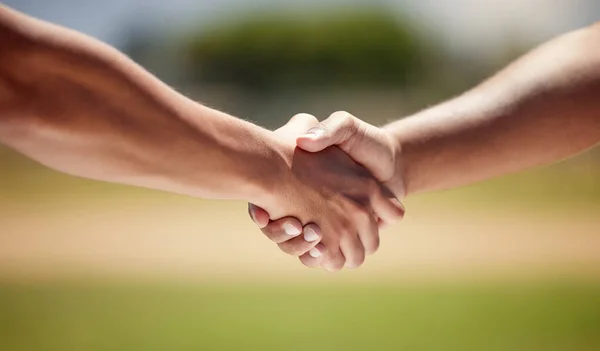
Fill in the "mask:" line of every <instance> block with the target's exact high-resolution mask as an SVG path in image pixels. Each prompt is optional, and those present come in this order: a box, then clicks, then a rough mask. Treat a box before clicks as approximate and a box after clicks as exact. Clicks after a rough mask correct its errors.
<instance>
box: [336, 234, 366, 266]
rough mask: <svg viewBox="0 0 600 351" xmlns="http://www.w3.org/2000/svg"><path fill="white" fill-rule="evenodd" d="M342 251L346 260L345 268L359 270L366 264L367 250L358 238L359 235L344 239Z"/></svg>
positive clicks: (341, 243)
mask: <svg viewBox="0 0 600 351" xmlns="http://www.w3.org/2000/svg"><path fill="white" fill-rule="evenodd" d="M340 250H341V251H342V254H344V257H345V258H346V263H345V264H344V266H345V267H348V268H358V267H360V265H361V264H363V262H365V248H364V246H363V244H362V242H361V241H360V239H359V238H358V234H357V235H355V236H350V237H345V238H343V239H342V241H341V242H340Z"/></svg>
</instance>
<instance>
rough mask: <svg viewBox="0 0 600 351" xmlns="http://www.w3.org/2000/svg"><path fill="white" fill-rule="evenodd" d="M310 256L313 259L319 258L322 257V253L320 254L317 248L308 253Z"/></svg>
mask: <svg viewBox="0 0 600 351" xmlns="http://www.w3.org/2000/svg"><path fill="white" fill-rule="evenodd" d="M308 254H309V255H310V256H311V257H314V258H317V257H319V256H321V253H320V252H319V250H317V249H316V248H314V247H313V248H312V249H310V251H308Z"/></svg>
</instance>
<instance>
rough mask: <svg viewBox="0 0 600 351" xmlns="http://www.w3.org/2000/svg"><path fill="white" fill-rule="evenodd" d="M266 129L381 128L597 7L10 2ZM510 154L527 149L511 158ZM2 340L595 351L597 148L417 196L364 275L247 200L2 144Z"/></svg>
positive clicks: (91, 345) (599, 341)
mask: <svg viewBox="0 0 600 351" xmlns="http://www.w3.org/2000/svg"><path fill="white" fill-rule="evenodd" d="M6 3H7V4H8V5H10V6H14V7H15V8H17V9H21V10H22V11H25V12H27V13H29V14H32V15H35V16H38V17H41V18H44V19H47V20H51V21H54V22H57V23H61V24H64V25H67V26H70V27H72V28H75V29H78V30H81V31H84V32H86V33H89V34H91V35H93V36H96V37H98V38H100V39H102V40H105V41H107V42H109V43H110V44H112V45H115V46H117V47H118V48H120V49H121V50H123V51H125V52H126V53H127V54H129V55H130V56H131V57H132V58H133V59H134V60H136V61H137V62H139V63H140V64H142V65H143V66H144V67H146V68H147V69H149V70H150V71H152V72H153V73H155V74H156V75H158V76H159V77H160V78H161V79H163V80H165V81H166V82H168V83H169V84H170V85H171V86H173V87H174V88H175V89H177V90H179V91H181V92H182V93H184V94H187V95H189V96H192V97H194V98H196V99H197V100H199V101H202V102H203V103H206V104H208V105H210V106H213V107H215V108H218V109H221V110H224V111H227V112H229V113H232V114H234V115H236V116H239V117H240V118H244V119H248V120H252V121H254V122H256V123H258V124H260V125H263V126H265V127H267V128H276V127H278V126H280V125H282V124H283V123H285V122H286V121H287V120H288V119H289V118H290V117H291V116H292V115H294V114H296V113H298V112H308V113H312V114H315V115H316V116H318V117H319V118H321V119H323V118H325V117H327V116H328V114H330V113H332V112H334V111H336V110H347V111H350V112H352V113H353V114H355V115H356V116H358V117H360V118H362V119H365V120H367V121H369V122H371V123H373V124H383V123H386V122H387V121H391V120H395V119H398V118H402V117H403V116H406V115H408V114H410V113H412V112H414V111H417V110H419V109H421V108H425V107H426V106H429V105H431V104H435V103H437V102H440V101H442V100H443V99H446V98H449V97H451V96H453V95H456V94H459V93H460V92H462V91H464V90H465V89H468V88H469V87H471V86H473V85H474V84H476V83H477V82H479V81H480V80H481V79H483V78H485V77H486V76H489V75H490V74H492V73H493V72H495V71H496V70H498V69H499V68H501V67H502V66H503V65H505V64H507V63H508V62H509V61H510V60H512V59H514V58H516V57H518V56H519V55H520V54H521V53H523V52H525V51H527V50H529V49H531V48H532V47H534V46H535V45H536V44H537V43H540V42H542V41H544V40H546V39H548V38H549V37H552V36H554V35H557V34H559V33H561V32H565V31H568V30H570V29H574V28H578V27H581V26H583V25H586V24H590V23H592V22H593V21H594V20H597V19H598V18H600V5H598V3H597V2H596V1H593V0H576V1H566V0H564V1H550V0H536V1H524V2H523V1H513V0H507V1H503V2H498V1H471V0H460V1H455V2H452V4H451V5H448V3H447V2H441V1H438V2H435V1H433V2H418V1H411V0H403V1H393V0H390V1H306V2H303V3H302V5H298V3H296V2H291V1H275V0H271V1H269V0H264V1H243V0H224V1H220V2H218V3H215V2H212V1H186V0H172V1H169V2H161V1H157V0H149V1H145V2H141V1H134V0H127V1H119V0H105V1H103V2H87V1H75V0H72V1H71V0H63V1H60V2H55V3H53V4H50V3H49V2H45V1H42V0H39V1H35V0H29V1H23V0H16V1H7V2H6ZM515 157H518V155H515ZM0 167H1V168H0V169H1V172H0V194H1V196H0V224H1V226H0V227H1V230H0V349H1V350H165V349H169V350H198V349H200V350H258V349H261V350H304V349H310V350H366V349H375V350H440V349H442V350H471V349H473V350H481V349H483V350H598V349H600V216H599V213H600V154H599V152H598V150H592V151H590V152H588V153H586V154H583V155H580V156H578V157H576V158H573V159H571V160H568V161H565V162H562V163H560V164H557V165H553V166H550V167H545V168H541V169H535V170H531V171H528V172H524V173H521V174H516V175H510V176H506V177H503V178H500V179H495V180H492V181H488V182H485V183H481V184H476V185H473V186H470V187H465V188H461V189H456V190H451V191H445V192H438V193H433V194H426V195H421V196H417V197H415V198H409V199H407V200H406V202H405V205H406V208H407V216H406V218H405V220H404V221H403V222H402V223H400V224H399V225H397V226H395V227H393V228H390V229H387V230H385V231H384V232H383V233H382V247H381V249H380V251H379V252H378V253H377V254H376V255H374V256H372V257H369V258H368V260H367V262H366V264H365V265H364V266H363V267H361V269H359V270H348V271H344V272H341V273H338V274H329V273H326V272H322V271H320V270H311V269H307V268H305V267H303V266H301V265H300V264H299V263H298V262H297V261H296V260H295V259H293V258H290V257H287V256H285V255H284V254H282V253H280V252H279V251H278V249H277V248H276V247H275V246H274V245H272V244H271V243H270V242H269V241H268V240H267V239H265V238H264V237H262V234H261V233H260V232H259V231H258V230H257V229H256V228H255V227H254V225H253V224H252V223H251V221H250V219H249V218H247V214H246V204H244V203H239V202H229V201H205V200H199V199H193V198H187V197H182V196H176V195H170V194H164V193H160V192H154V191H149V190H142V189H134V188H131V187H125V186H117V185H110V184H105V183H99V182H92V181H87V180H82V179H76V178H72V177H69V176H65V175H61V174H58V173H55V172H53V171H50V170H47V169H45V168H43V167H41V166H39V165H37V164H35V163H34V162H31V161H29V160H27V159H25V158H23V157H22V156H20V155H17V154H16V153H14V152H12V151H10V150H8V149H6V148H0Z"/></svg>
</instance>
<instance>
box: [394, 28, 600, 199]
mask: <svg viewBox="0 0 600 351" xmlns="http://www.w3.org/2000/svg"><path fill="white" fill-rule="evenodd" d="M384 129H385V130H386V131H388V132H389V133H390V134H391V135H392V137H393V138H394V140H396V141H397V142H398V145H399V146H400V147H399V151H398V154H399V155H400V157H398V158H397V159H398V160H400V164H398V165H397V166H396V169H397V172H399V173H400V174H402V175H401V177H402V178H403V179H404V183H405V187H406V189H405V192H406V194H407V195H408V194H413V193H418V192H424V191H430V190H439V189H447V188H453V187H457V186H461V185H465V184H470V183H473V182H476V181H480V180H484V179H488V178H491V177H495V176H499V175H503V174H507V173H512V172H516V171H520V170H524V169H527V168H531V167H534V166H539V165H544V164H549V163H553V162H557V161H560V160H562V159H564V158H567V157H570V156H573V155H575V154H578V153H580V152H583V151H585V150H587V149H589V148H591V147H593V146H594V145H596V144H597V143H598V142H600V24H599V25H596V26H593V27H590V28H587V29H584V30H579V31H576V32H573V33H570V34H567V35H564V36H562V37H559V38H557V39H555V40H553V41H551V42H549V43H547V44H545V45H542V46H541V47H539V48H538V49H536V50H534V51H532V52H531V53H529V54H527V55H525V56H524V57H523V58H521V59H519V60H517V61H516V62H515V63H513V64H511V65H510V66H508V67H507V68H506V69H504V70H503V71H501V72H500V73H499V74H497V75H496V76H494V77H492V78H491V79H489V80H488V81H486V82H484V83H483V84H481V85H480V86H478V87H476V88H475V89H473V90H471V91H469V92H467V93H466V94H464V95H462V96H459V97H458V98H456V99H454V100H451V101H449V102H447V103H444V104H441V105H439V106H436V107H433V108H431V109H428V110H425V111H423V112H421V113H418V114H416V115H415V116H413V117H410V118H407V119H405V120H401V121H398V122H395V123H392V124H390V125H388V126H386V127H384Z"/></svg>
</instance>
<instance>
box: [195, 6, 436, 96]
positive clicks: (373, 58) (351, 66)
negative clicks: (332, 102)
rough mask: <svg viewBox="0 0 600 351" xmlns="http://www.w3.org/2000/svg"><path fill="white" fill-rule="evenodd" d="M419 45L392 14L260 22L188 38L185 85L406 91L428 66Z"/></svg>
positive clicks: (267, 18)
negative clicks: (187, 79) (195, 82)
mask: <svg viewBox="0 0 600 351" xmlns="http://www.w3.org/2000/svg"><path fill="white" fill-rule="evenodd" d="M424 43H425V42H424V41H423V40H422V39H420V38H419V37H418V36H417V35H416V34H415V31H414V30H413V27H412V26H411V25H408V24H406V23H405V22H400V21H398V20H397V18H395V17H394V16H392V15H391V14H388V13H385V12H379V11H373V10H369V11H361V12H348V13H337V14H329V16H327V15H324V14H322V13H321V14H315V15H314V16H310V15H308V14H303V15H302V16H298V15H296V16H290V15H281V14H279V15H271V16H269V15H263V16H257V17H252V18H250V19H247V20H245V21H241V22H238V23H237V24H232V25H229V26H225V27H217V28H214V29H213V30H211V31H202V32H199V33H196V34H193V35H192V36H191V37H190V39H189V40H188V41H186V43H185V50H183V52H184V53H185V54H184V55H186V61H187V62H188V64H189V72H190V78H191V79H194V80H198V81H202V82H218V83H233V84H235V85H238V86H241V87H244V88H254V89H256V88H258V89H263V90H272V89H281V88H285V87H290V86H293V87H298V86H300V87H301V86H315V85H319V86H321V85H331V86H352V85H361V86H365V85H377V86H382V85H383V86H390V85H392V86H405V85H407V84H409V83H410V81H411V79H412V76H413V74H414V72H418V71H419V70H420V68H422V65H423V64H424V63H425V62H426V61H427V59H426V56H427V54H426V51H427V50H426V48H425V45H424Z"/></svg>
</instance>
